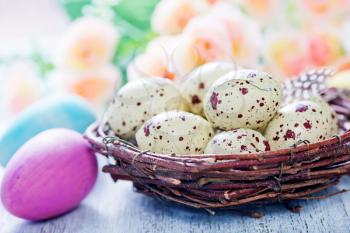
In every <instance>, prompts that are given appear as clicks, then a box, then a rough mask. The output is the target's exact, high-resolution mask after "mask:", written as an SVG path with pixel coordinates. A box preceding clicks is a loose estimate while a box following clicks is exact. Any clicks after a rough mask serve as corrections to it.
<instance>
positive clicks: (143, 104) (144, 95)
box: [107, 78, 187, 139]
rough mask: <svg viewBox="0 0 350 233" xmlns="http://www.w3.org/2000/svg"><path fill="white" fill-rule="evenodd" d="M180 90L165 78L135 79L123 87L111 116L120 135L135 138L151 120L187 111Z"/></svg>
mask: <svg viewBox="0 0 350 233" xmlns="http://www.w3.org/2000/svg"><path fill="white" fill-rule="evenodd" d="M186 109H187V103H186V101H185V99H184V98H183V97H182V95H181V93H180V91H179V89H178V88H177V87H176V86H175V84H174V83H172V82H171V81H169V80H166V79H164V78H147V79H140V80H135V81H133V82H130V83H128V84H126V85H125V86H124V87H122V88H121V89H120V90H119V91H118V93H117V95H116V97H115V99H114V102H113V104H112V105H111V107H110V109H109V112H108V114H107V117H108V118H109V119H108V122H109V124H110V126H111V127H112V129H113V131H114V132H115V134H116V135H118V136H120V137H121V138H124V139H130V138H132V137H133V136H134V135H135V133H136V131H137V130H138V129H139V128H140V127H141V126H142V125H143V123H145V122H146V121H147V120H148V119H149V118H151V117H153V116H155V115H157V114H159V113H161V112H165V111H171V110H186Z"/></svg>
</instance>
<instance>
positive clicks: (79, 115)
mask: <svg viewBox="0 0 350 233" xmlns="http://www.w3.org/2000/svg"><path fill="white" fill-rule="evenodd" d="M95 119H96V117H95V115H94V113H93V111H92V110H91V108H90V107H89V105H88V104H87V103H86V102H85V101H84V100H83V99H81V98H80V97H77V96H55V97H51V98H47V99H45V100H42V101H39V102H37V103H35V104H34V105H32V106H31V107H29V108H27V109H26V110H25V111H23V112H22V113H21V114H19V115H18V117H17V118H16V119H15V120H14V121H13V122H12V123H11V124H10V125H9V127H8V128H7V129H5V131H4V132H3V135H2V136H1V137H0V163H1V164H2V165H3V166H6V164H7V163H8V161H9V160H10V159H11V157H12V156H13V154H14V153H15V152H16V151H17V150H18V149H19V148H20V147H21V146H22V145H23V144H24V143H25V142H26V141H28V140H29V139H31V138H32V137H33V136H35V135H37V134H38V133H40V132H42V131H44V130H47V129H51V128H69V129H73V130H75V131H77V132H80V133H82V132H84V131H85V129H86V128H87V127H88V126H89V125H90V124H91V123H93V122H94V121H95Z"/></svg>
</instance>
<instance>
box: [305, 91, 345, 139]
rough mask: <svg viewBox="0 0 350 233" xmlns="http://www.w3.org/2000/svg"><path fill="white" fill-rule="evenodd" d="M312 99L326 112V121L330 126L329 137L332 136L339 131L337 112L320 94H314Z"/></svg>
mask: <svg viewBox="0 0 350 233" xmlns="http://www.w3.org/2000/svg"><path fill="white" fill-rule="evenodd" d="M310 100H311V101H312V102H314V103H316V104H318V105H320V106H321V107H322V108H323V110H324V113H325V116H324V117H325V122H326V123H327V125H328V126H329V127H330V129H329V135H327V136H328V137H332V136H334V135H337V134H338V133H339V126H338V118H337V113H336V112H335V111H334V110H333V109H332V108H331V106H330V105H329V104H328V103H327V102H326V101H325V100H324V99H322V97H320V96H313V97H311V98H310Z"/></svg>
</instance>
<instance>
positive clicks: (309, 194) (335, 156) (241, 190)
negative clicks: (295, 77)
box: [86, 89, 350, 213]
mask: <svg viewBox="0 0 350 233" xmlns="http://www.w3.org/2000/svg"><path fill="white" fill-rule="evenodd" d="M320 92H321V93H322V96H323V97H324V99H325V100H327V101H328V103H330V105H331V106H332V107H333V108H334V110H335V111H336V112H337V113H338V115H339V125H340V128H341V129H342V130H343V133H341V135H336V136H334V137H332V138H330V139H328V140H325V141H322V142H318V143H313V144H309V143H308V142H306V141H305V142H301V143H300V145H295V146H294V147H291V148H287V149H282V150H278V151H270V152H264V153H259V154H245V155H242V154H230V155H205V154H200V155H176V156H175V155H163V154H155V153H151V152H148V151H140V150H139V149H138V148H137V147H136V146H134V145H133V144H131V143H130V142H127V141H124V140H122V139H119V138H118V137H115V136H110V135H111V134H110V132H111V130H110V127H109V126H108V124H106V123H102V124H98V123H96V124H94V125H92V126H91V127H90V128H89V129H88V130H87V132H86V138H87V139H88V140H89V142H90V143H91V145H92V147H93V149H94V151H95V152H96V153H97V154H101V155H104V156H107V157H109V158H112V159H113V161H114V162H113V164H109V165H106V166H104V168H103V171H104V172H106V173H109V174H110V175H111V176H112V178H113V179H114V180H115V181H116V180H118V179H122V180H130V181H132V182H133V183H134V186H135V188H136V190H137V191H139V192H141V193H144V194H147V195H150V196H154V197H159V198H161V199H164V200H168V201H172V202H176V203H179V204H183V205H186V206H190V207H195V208H203V209H206V210H208V211H209V212H210V213H213V210H214V209H220V208H234V207H238V206H242V205H247V204H251V203H271V202H276V201H280V202H285V201H289V200H301V199H322V198H325V197H328V196H330V195H333V194H337V193H341V192H344V191H345V190H340V191H339V192H336V193H333V194H328V195H326V196H324V195H321V194H316V193H319V192H320V191H322V190H324V189H327V188H328V187H330V186H333V185H336V184H337V183H338V181H339V179H340V178H341V176H342V175H345V174H348V173H349V172H350V162H349V161H350V131H346V130H347V125H346V124H347V123H348V120H349V119H350V101H349V99H348V98H347V97H346V94H347V93H344V92H342V91H339V90H336V89H324V90H322V91H321V90H320Z"/></svg>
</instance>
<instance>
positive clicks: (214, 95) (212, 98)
mask: <svg viewBox="0 0 350 233" xmlns="http://www.w3.org/2000/svg"><path fill="white" fill-rule="evenodd" d="M218 96H219V93H216V92H213V93H212V94H211V96H210V103H211V107H212V108H213V109H214V110H216V106H217V105H218Z"/></svg>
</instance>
